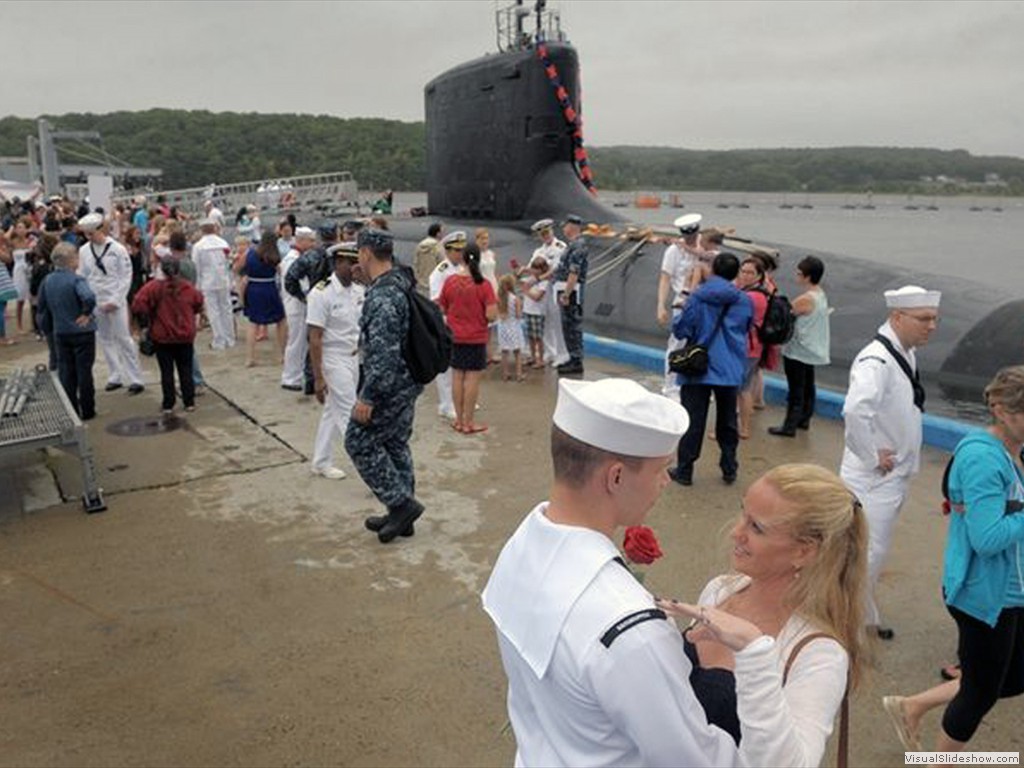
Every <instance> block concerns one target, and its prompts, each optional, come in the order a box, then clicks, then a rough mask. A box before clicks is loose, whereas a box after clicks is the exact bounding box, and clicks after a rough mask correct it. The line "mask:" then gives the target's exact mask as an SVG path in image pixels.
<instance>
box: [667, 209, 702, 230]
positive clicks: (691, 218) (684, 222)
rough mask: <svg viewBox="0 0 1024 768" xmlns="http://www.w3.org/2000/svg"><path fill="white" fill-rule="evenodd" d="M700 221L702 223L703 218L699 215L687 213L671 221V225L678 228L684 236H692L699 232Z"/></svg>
mask: <svg viewBox="0 0 1024 768" xmlns="http://www.w3.org/2000/svg"><path fill="white" fill-rule="evenodd" d="M702 221H704V217H703V216H701V215H700V214H699V213H687V214H684V215H682V216H680V217H679V218H678V219H676V220H675V221H673V222H672V224H673V226H676V227H679V231H680V232H682V233H683V234H684V235H692V234H694V233H695V232H699V231H700V223H701V222H702Z"/></svg>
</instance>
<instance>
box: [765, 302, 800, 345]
mask: <svg viewBox="0 0 1024 768" xmlns="http://www.w3.org/2000/svg"><path fill="white" fill-rule="evenodd" d="M763 293H764V295H765V296H767V297H768V307H767V308H766V309H765V311H764V322H763V323H761V327H760V328H758V329H757V337H758V338H759V339H760V340H761V343H762V344H775V345H777V344H785V343H786V342H787V341H789V340H790V339H791V338H793V329H794V327H795V325H796V316H795V315H794V314H793V307H792V305H791V304H790V303H789V299H787V298H786V297H785V296H783V295H782V294H781V293H779V292H778V291H775V292H774V293H768V292H767V291H763Z"/></svg>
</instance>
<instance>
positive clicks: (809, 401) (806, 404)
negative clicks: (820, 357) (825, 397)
mask: <svg viewBox="0 0 1024 768" xmlns="http://www.w3.org/2000/svg"><path fill="white" fill-rule="evenodd" d="M782 367H783V369H784V370H785V371H786V383H787V384H788V385H789V395H787V397H786V420H785V421H784V422H783V424H782V426H783V427H785V428H786V429H796V428H797V427H802V428H804V429H806V428H807V427H808V426H809V425H810V423H811V416H813V415H814V399H815V397H817V390H816V389H815V388H814V366H813V365H808V364H807V363H801V362H800V361H799V360H794V359H792V358H791V357H785V356H783V358H782Z"/></svg>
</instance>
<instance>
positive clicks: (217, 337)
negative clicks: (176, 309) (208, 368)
mask: <svg viewBox="0 0 1024 768" xmlns="http://www.w3.org/2000/svg"><path fill="white" fill-rule="evenodd" d="M203 299H204V302H203V303H204V306H205V308H206V318H207V319H208V320H209V321H210V330H211V331H212V332H213V343H212V346H213V348H214V349H227V348H228V347H233V346H235V321H234V317H233V316H232V314H231V290H230V289H229V288H210V289H209V290H206V291H203Z"/></svg>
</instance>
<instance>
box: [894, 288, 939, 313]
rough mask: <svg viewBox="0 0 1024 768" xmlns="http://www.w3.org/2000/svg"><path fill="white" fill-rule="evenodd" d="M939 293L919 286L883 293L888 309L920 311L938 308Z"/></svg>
mask: <svg viewBox="0 0 1024 768" xmlns="http://www.w3.org/2000/svg"><path fill="white" fill-rule="evenodd" d="M941 299H942V292H941V291H928V290H925V289H924V288H922V287H921V286H919V285H905V286H903V287H902V288H898V289H897V290H895V291H886V292H885V306H886V307H888V308H889V309H922V308H928V309H931V308H932V307H938V306H939V301H940V300H941Z"/></svg>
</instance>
